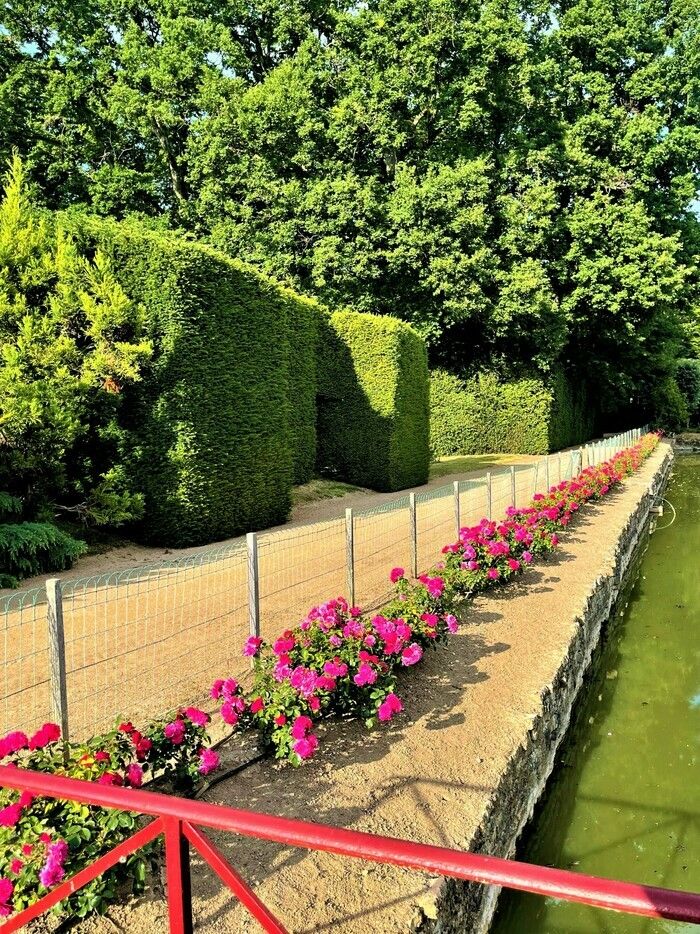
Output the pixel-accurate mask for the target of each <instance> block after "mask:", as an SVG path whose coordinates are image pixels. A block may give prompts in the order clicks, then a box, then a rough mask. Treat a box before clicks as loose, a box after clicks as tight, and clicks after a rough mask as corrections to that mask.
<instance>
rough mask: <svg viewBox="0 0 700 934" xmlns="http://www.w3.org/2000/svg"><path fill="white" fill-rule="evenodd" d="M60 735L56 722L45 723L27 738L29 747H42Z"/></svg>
mask: <svg viewBox="0 0 700 934" xmlns="http://www.w3.org/2000/svg"><path fill="white" fill-rule="evenodd" d="M60 736H61V728H60V726H58V725H57V724H56V723H45V724H44V725H43V726H42V727H41V729H39V730H37V731H36V733H35V734H34V736H32V738H31V739H30V740H29V748H30V749H43V748H44V746H48V745H49V743H55V742H56V740H57V739H60Z"/></svg>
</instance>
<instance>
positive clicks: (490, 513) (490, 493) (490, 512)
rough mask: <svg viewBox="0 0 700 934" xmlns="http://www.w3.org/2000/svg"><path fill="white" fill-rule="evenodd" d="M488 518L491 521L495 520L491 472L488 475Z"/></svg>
mask: <svg viewBox="0 0 700 934" xmlns="http://www.w3.org/2000/svg"><path fill="white" fill-rule="evenodd" d="M486 518H487V519H488V520H489V522H490V521H491V519H492V518H493V483H492V481H491V471H488V473H487V474H486Z"/></svg>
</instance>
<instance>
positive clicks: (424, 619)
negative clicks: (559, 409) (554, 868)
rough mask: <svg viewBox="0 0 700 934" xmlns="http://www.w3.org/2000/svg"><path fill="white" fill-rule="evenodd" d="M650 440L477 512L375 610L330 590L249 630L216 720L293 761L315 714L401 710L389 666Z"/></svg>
mask: <svg viewBox="0 0 700 934" xmlns="http://www.w3.org/2000/svg"><path fill="white" fill-rule="evenodd" d="M657 443H658V436H657V435H653V434H652V435H646V436H645V437H644V438H642V439H641V440H640V441H639V442H638V443H637V444H636V445H635V446H634V447H632V448H629V449H627V450H625V451H621V452H620V453H618V454H616V455H615V456H614V457H613V458H611V460H609V461H607V462H606V463H604V464H600V465H598V466H595V467H588V468H586V469H585V470H583V471H582V472H581V473H580V474H579V475H578V476H577V477H575V478H574V479H572V480H566V481H563V482H562V483H559V484H558V485H556V486H553V487H551V489H550V490H549V492H548V493H546V494H542V493H538V494H536V495H535V496H534V497H533V499H532V502H531V505H530V506H528V507H527V508H524V509H515V508H509V509H508V510H507V514H506V516H505V518H504V519H502V520H501V521H491V520H489V519H482V520H481V522H480V523H479V524H478V525H476V526H473V527H466V528H463V529H461V530H460V535H459V539H458V540H457V541H456V542H454V543H452V544H448V545H446V546H445V547H444V548H443V550H442V551H443V560H442V561H441V562H440V563H439V564H437V565H436V566H435V568H434V569H433V570H431V571H430V572H429V573H427V574H423V575H422V576H421V577H419V578H418V580H417V581H409V580H408V579H407V577H406V574H405V572H404V570H403V568H394V569H393V570H392V572H391V574H390V579H391V582H392V583H393V584H394V585H395V596H394V598H393V599H392V600H391V601H390V602H389V603H388V604H387V605H386V606H385V607H384V608H383V610H382V613H381V614H377V615H374V616H372V615H370V614H366V613H363V612H362V611H361V610H360V609H359V608H358V607H349V606H348V604H347V601H346V600H344V599H343V598H342V597H338V598H337V599H335V600H330V601H328V603H324V604H322V605H320V606H317V607H314V608H313V609H312V610H311V612H310V613H309V615H308V616H307V617H306V619H304V620H303V621H302V622H301V623H300V624H299V625H298V626H297V627H296V628H294V629H288V630H286V631H285V632H283V633H282V634H281V636H280V637H279V638H278V639H276V640H275V641H274V642H272V643H266V642H264V641H263V640H262V639H261V638H259V637H254V636H251V637H250V638H249V639H248V640H247V642H246V644H245V646H244V648H243V654H244V655H246V656H249V657H250V658H252V659H253V686H252V689H251V692H250V693H249V695H248V696H247V697H246V696H244V693H243V691H242V689H241V687H240V685H238V684H237V683H236V682H235V681H234V680H233V679H229V680H228V681H221V680H220V681H216V682H215V683H214V685H213V687H212V696H213V697H214V698H215V699H218V700H220V701H221V714H222V716H223V718H224V720H225V721H226V722H227V723H229V724H232V725H235V724H238V723H241V724H242V725H252V726H254V727H255V728H257V729H258V730H259V731H260V733H261V736H262V742H263V744H264V745H266V746H271V747H272V748H273V749H274V752H275V755H276V756H277V757H278V758H286V759H289V760H290V761H291V762H292V763H293V764H295V765H298V764H300V763H301V762H302V760H304V759H308V758H309V757H310V756H312V755H313V754H314V753H315V751H316V749H317V748H318V737H317V736H316V734H315V733H314V725H315V722H316V720H318V718H319V717H321V716H324V715H326V714H329V713H331V712H335V713H341V714H351V715H354V716H359V717H362V718H363V719H364V720H365V721H366V723H367V725H368V726H369V727H372V726H375V725H376V723H377V722H378V721H382V722H386V721H389V720H391V719H392V718H393V717H394V716H395V715H396V714H398V713H400V712H401V711H402V709H403V704H402V702H401V700H400V699H399V697H398V695H397V694H396V674H397V672H398V671H400V670H401V669H402V668H406V667H410V666H412V665H415V664H417V663H418V662H419V661H420V660H421V658H422V656H423V653H424V652H425V651H426V650H427V649H428V648H429V647H430V646H435V645H437V644H438V643H439V642H441V641H444V640H445V639H446V638H447V637H448V636H449V635H450V634H451V633H454V632H456V630H457V626H458V623H457V618H456V616H455V612H454V611H455V608H456V605H457V603H458V602H459V601H460V600H463V599H465V598H467V597H469V596H470V595H471V594H473V593H476V592H479V591H483V590H486V589H487V588H489V587H493V586H495V585H498V584H502V583H505V582H506V581H509V580H511V579H512V578H514V577H516V576H517V575H519V574H521V573H522V571H523V569H524V568H525V567H526V566H527V565H528V564H530V563H531V562H532V561H534V560H535V558H538V557H542V556H546V555H547V554H548V553H550V552H552V551H553V550H554V549H555V548H556V547H557V545H558V543H559V533H560V532H561V531H562V529H565V528H566V526H567V525H568V524H569V522H570V521H571V519H572V517H573V516H574V515H575V513H576V512H577V511H578V510H579V508H580V507H581V506H582V505H583V504H584V503H586V502H589V501H595V500H598V499H600V498H601V497H603V496H605V494H606V493H608V492H609V491H610V490H611V489H612V488H613V487H615V486H616V485H617V484H619V483H620V482H621V481H622V480H623V479H624V478H625V477H626V476H629V475H630V474H631V473H633V472H634V471H635V470H637V469H638V468H639V466H640V464H641V462H642V460H643V459H644V458H645V457H647V456H648V455H649V454H650V453H651V452H652V451H653V450H654V448H655V447H656V445H657Z"/></svg>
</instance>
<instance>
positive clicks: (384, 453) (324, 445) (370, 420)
mask: <svg viewBox="0 0 700 934" xmlns="http://www.w3.org/2000/svg"><path fill="white" fill-rule="evenodd" d="M318 379H319V384H318V392H319V397H318V422H317V424H318V430H317V437H318V456H317V463H318V467H319V470H320V471H321V472H323V473H328V474H333V475H336V476H338V477H339V478H341V479H343V480H347V481H348V482H349V483H356V484H358V485H360V486H367V487H371V488H372V489H375V490H400V489H405V488H406V487H409V486H413V485H417V484H421V483H425V482H426V480H427V479H428V468H429V461H430V449H429V421H428V418H429V395H428V393H429V386H428V363H427V354H426V349H425V344H424V342H423V340H422V339H421V337H420V336H419V335H418V334H417V333H416V332H415V331H414V330H413V328H411V327H410V326H409V325H407V324H405V323H404V322H402V321H399V320H398V319H397V318H389V317H385V316H379V315H370V314H364V313H359V312H353V311H341V312H335V313H334V314H331V315H329V316H327V317H324V318H323V319H322V327H321V334H320V341H319V367H318Z"/></svg>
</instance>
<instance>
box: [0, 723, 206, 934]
mask: <svg viewBox="0 0 700 934" xmlns="http://www.w3.org/2000/svg"><path fill="white" fill-rule="evenodd" d="M208 722H209V716H208V714H206V713H204V712H203V711H201V710H198V709H197V708H195V707H188V708H186V709H184V710H180V711H178V712H177V713H176V714H175V716H174V717H173V718H172V719H168V720H159V721H155V722H153V723H151V724H150V725H149V726H148V727H147V728H146V729H145V730H144V732H143V733H142V732H139V730H137V729H136V728H135V727H134V726H133V724H131V723H121V724H119V726H118V727H116V729H114V730H112V731H111V732H110V733H106V734H104V735H102V736H97V737H94V738H93V739H91V740H89V741H88V742H86V743H81V744H73V743H64V742H62V741H61V731H60V729H59V727H58V726H56V724H54V723H46V724H44V726H43V727H41V729H40V730H38V731H37V732H36V733H35V734H34V735H33V736H31V737H28V736H27V735H26V734H24V733H22V732H19V731H15V732H12V733H9V734H8V735H7V736H5V737H4V738H2V739H0V761H2V763H3V765H10V766H14V767H18V766H21V767H22V768H27V769H33V770H35V771H38V772H48V773H51V774H56V775H67V776H69V777H71V778H81V779H84V780H87V781H94V782H98V783H99V784H101V785H118V786H123V787H125V788H139V787H140V786H141V785H142V783H143V782H144V780H145V779H146V778H147V777H150V776H159V777H162V778H163V779H165V780H166V781H168V782H169V783H170V784H171V785H172V786H173V787H174V788H176V789H180V790H189V789H191V788H192V786H193V784H194V783H195V781H196V780H197V779H198V778H199V777H200V776H202V775H206V774H207V773H209V772H210V771H212V770H213V769H215V768H216V767H217V765H218V761H219V760H218V755H217V754H216V752H214V750H212V749H210V748H208V736H207V731H206V727H207V723H208ZM138 821H139V817H138V816H137V815H135V814H129V813H126V812H121V811H112V810H106V809H104V808H99V807H88V806H86V805H83V804H78V803H77V802H73V801H59V800H55V799H53V798H42V797H34V796H32V795H31V794H29V793H28V792H23V793H21V794H20V793H19V792H17V791H13V790H10V789H5V790H0V916H6V915H9V914H11V913H12V912H14V911H19V910H21V909H22V908H25V907H26V906H27V905H30V904H32V903H33V902H35V901H37V899H39V898H40V897H41V896H42V895H45V894H46V893H47V892H48V891H49V890H50V889H52V888H53V887H54V886H55V885H57V884H58V883H59V882H61V880H62V879H63V878H64V877H66V876H71V875H73V874H74V873H76V872H77V871H79V870H80V869H82V868H83V867H84V866H87V865H89V864H90V863H93V862H94V861H95V860H96V859H97V858H98V857H99V856H100V855H101V854H102V853H104V852H105V851H106V850H109V849H111V848H112V847H113V846H115V845H116V844H117V843H119V842H120V841H121V840H124V839H125V838H126V837H128V836H129V835H130V834H132V833H133V832H134V830H136V829H137V824H138ZM157 848H158V843H157V842H154V843H152V844H149V846H148V847H145V848H144V849H142V850H140V851H139V852H137V853H134V854H133V855H131V856H129V857H127V859H126V861H125V862H124V863H121V864H118V865H117V866H116V867H115V868H114V869H112V870H110V871H109V872H107V873H104V874H103V875H102V876H100V877H98V878H97V879H95V880H94V881H93V882H91V883H89V884H88V885H87V886H85V887H84V888H82V889H80V890H79V891H78V892H77V893H76V894H75V895H72V896H71V897H70V898H69V899H67V900H66V901H64V902H62V903H61V906H60V908H59V909H57V910H58V911H60V912H61V913H66V914H68V915H69V916H70V917H71V918H82V917H84V916H85V915H87V914H88V913H90V912H93V911H101V910H102V909H103V908H104V907H106V905H107V904H108V903H109V902H110V901H111V900H113V899H114V897H115V895H116V892H117V887H118V885H119V884H120V883H124V882H126V881H128V880H130V881H131V885H132V888H133V889H134V891H137V892H138V891H140V890H142V889H143V887H144V884H145V880H146V870H147V866H148V863H149V860H152V859H153V858H154V856H155V853H156V851H157Z"/></svg>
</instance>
